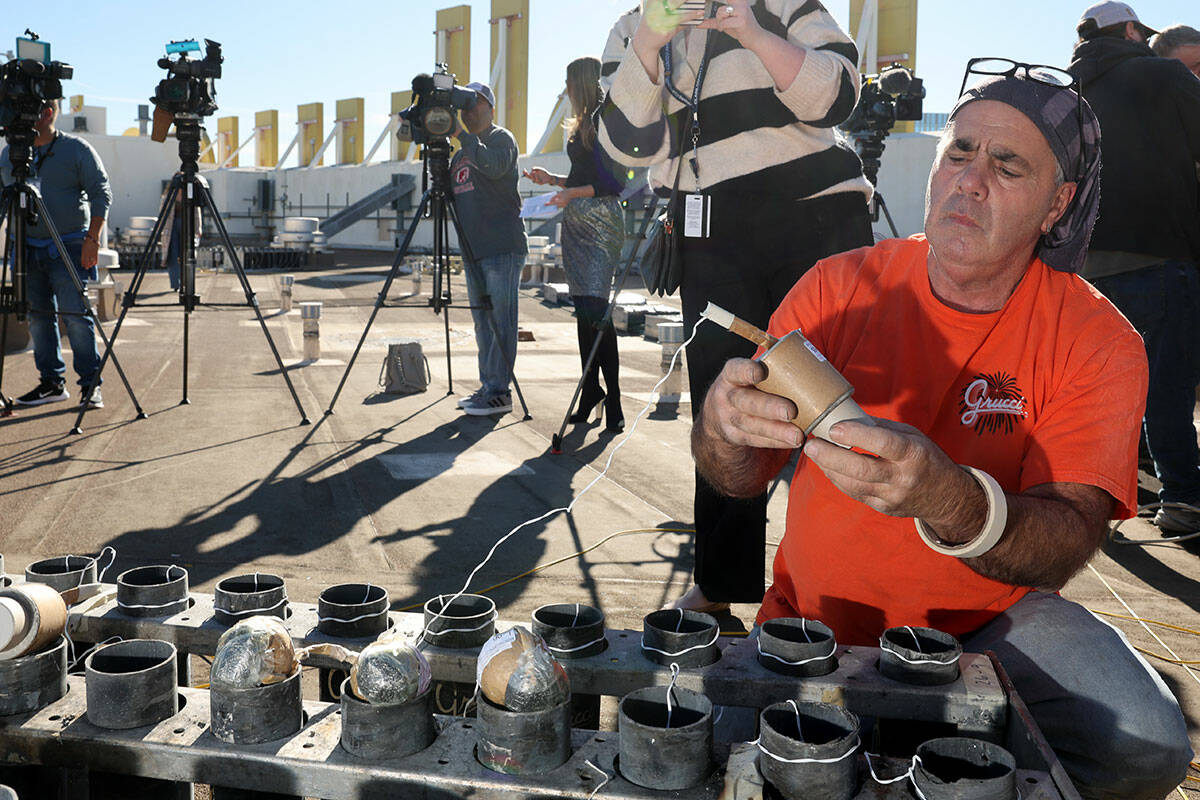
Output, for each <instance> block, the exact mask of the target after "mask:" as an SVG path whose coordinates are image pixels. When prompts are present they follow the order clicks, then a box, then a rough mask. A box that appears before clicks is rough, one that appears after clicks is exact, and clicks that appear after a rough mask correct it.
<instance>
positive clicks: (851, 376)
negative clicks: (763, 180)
mask: <svg viewBox="0 0 1200 800" xmlns="http://www.w3.org/2000/svg"><path fill="white" fill-rule="evenodd" d="M972 73H976V74H984V75H988V76H989V77H987V78H985V79H984V80H983V81H982V82H980V83H979V84H978V85H976V86H975V87H973V88H972V89H970V90H969V91H967V92H966V93H965V94H963V95H962V97H961V99H960V100H959V103H958V105H957V106H956V107H955V110H954V111H953V112H952V113H951V115H950V122H949V123H948V125H947V128H946V131H945V133H944V134H943V136H942V140H941V142H940V144H939V147H938V152H937V158H936V160H935V162H934V166H933V170H932V172H931V173H930V177H929V186H928V191H927V197H926V214H925V235H924V236H915V237H913V238H911V239H906V240H890V241H885V242H882V243H880V244H878V245H876V246H874V247H870V248H863V249H860V250H855V251H851V252H849V253H844V254H842V255H838V256H834V257H832V258H829V259H826V260H825V261H822V262H819V263H818V264H817V265H816V266H815V267H814V268H813V269H812V270H811V271H810V272H808V273H807V274H806V275H805V276H804V277H803V278H801V279H800V280H799V281H798V282H797V283H796V285H795V287H794V288H793V289H792V291H791V292H790V293H789V294H788V296H787V297H786V298H785V299H784V301H783V303H782V304H781V305H780V307H779V308H778V309H777V310H776V312H775V314H774V315H773V317H772V319H771V325H770V330H771V333H773V334H774V335H776V336H782V335H785V334H786V333H788V332H790V331H792V330H795V329H800V330H802V331H803V333H804V335H805V336H806V337H807V338H808V339H809V341H810V342H811V344H812V345H814V346H815V347H816V348H817V349H818V350H820V351H821V352H822V353H823V354H824V356H825V357H826V358H828V360H829V362H830V363H831V364H832V365H833V366H834V367H836V368H837V369H838V370H840V371H841V372H842V373H843V374H844V375H845V376H846V378H847V379H848V380H849V381H850V383H851V384H853V385H854V386H855V389H856V391H855V400H857V401H858V403H859V405H860V406H861V407H862V408H863V409H864V410H865V411H866V413H867V414H870V415H871V416H872V417H874V423H875V424H874V425H873V426H872V425H866V424H862V423H856V422H841V423H838V424H836V425H834V426H833V428H832V429H831V432H830V436H831V439H832V440H833V443H830V442H828V441H823V440H821V439H816V438H812V439H809V440H808V441H807V442H806V441H804V437H803V435H802V434H801V432H800V430H799V429H798V428H797V427H796V426H795V425H793V424H792V423H791V422H790V421H789V420H791V419H792V418H793V417H794V416H795V414H796V408H795V406H794V405H793V404H792V403H791V401H789V400H786V399H784V398H781V397H777V396H774V395H769V394H766V393H764V392H762V391H760V390H758V389H756V388H755V384H756V383H757V382H758V381H760V380H762V379H763V378H764V377H765V374H766V372H765V368H764V367H763V366H762V365H761V364H759V363H757V362H756V361H750V360H746V359H731V360H730V361H729V362H727V363H726V365H725V368H724V370H723V371H722V373H721V375H720V377H719V378H718V379H717V381H716V382H715V383H714V384H713V386H712V388H711V389H710V390H709V392H708V395H707V396H706V398H705V401H704V406H703V409H702V412H701V414H700V418H699V419H698V420H697V422H696V424H695V426H694V427H693V432H692V449H693V453H694V455H695V458H696V462H697V466H698V468H699V470H700V472H701V473H702V474H703V475H705V477H706V478H707V479H708V480H709V481H711V482H712V483H713V485H714V486H716V487H718V488H719V489H721V490H722V491H724V492H725V493H727V494H729V495H731V496H734V497H742V496H752V495H754V494H756V493H757V492H760V491H762V490H763V487H765V486H766V484H767V483H768V482H769V481H770V480H771V479H772V478H773V477H774V475H775V474H776V473H777V472H778V471H779V470H780V469H781V468H782V466H783V465H784V464H785V463H786V462H787V460H788V458H789V456H790V454H791V451H792V450H793V449H795V448H797V447H803V454H802V456H801V458H800V460H799V464H798V466H797V468H796V473H795V476H794V478H793V480H792V484H791V490H790V494H789V498H788V516H787V530H786V533H785V536H784V540H783V542H782V544H781V546H780V548H779V551H778V553H777V555H776V559H775V567H774V572H775V575H774V584H773V585H772V586H771V588H770V589H768V590H767V593H766V596H765V597H764V599H763V604H762V609H761V611H760V612H759V618H758V621H759V622H760V623H761V622H762V621H764V620H766V619H771V618H774V617H784V616H786V617H798V616H803V617H808V618H813V619H820V620H822V621H823V622H825V623H826V624H828V625H830V627H832V628H833V630H834V632H835V634H836V636H837V639H838V641H839V642H841V643H843V644H860V645H862V644H872V643H877V642H878V637H879V635H880V634H881V633H882V632H883V630H884V629H885V628H888V627H893V626H897V625H928V626H931V627H936V628H940V629H942V630H945V631H947V632H949V633H952V634H954V635H956V636H958V637H960V639H961V640H962V642H963V646H964V648H965V649H966V650H968V651H973V652H981V651H983V650H992V651H994V652H996V653H997V655H998V656H999V658H1000V660H1001V661H1002V662H1003V664H1004V666H1005V668H1006V669H1007V670H1008V672H1009V673H1010V675H1011V677H1012V678H1013V681H1014V683H1015V684H1016V687H1017V690H1018V692H1019V693H1020V694H1021V695H1022V696H1023V698H1024V699H1025V701H1026V702H1027V703H1028V704H1029V706H1030V709H1031V711H1032V712H1033V715H1034V717H1035V719H1036V720H1037V721H1038V724H1039V725H1040V727H1041V728H1042V731H1043V732H1044V733H1045V734H1046V737H1047V739H1048V740H1049V742H1050V744H1051V746H1052V747H1053V748H1054V749H1055V751H1056V753H1057V754H1058V756H1059V758H1060V760H1061V761H1062V763H1063V765H1064V767H1065V768H1066V769H1067V772H1068V773H1069V774H1070V775H1071V777H1072V779H1073V780H1074V781H1075V782H1076V783H1077V785H1078V786H1079V788H1080V791H1081V793H1082V794H1083V796H1085V797H1104V798H1109V797H1111V798H1124V799H1125V800H1129V799H1130V798H1161V797H1163V796H1164V795H1165V794H1166V793H1167V792H1168V791H1170V790H1171V789H1172V788H1174V787H1175V786H1176V785H1178V783H1179V781H1180V780H1182V778H1183V775H1184V773H1185V771H1186V769H1187V765H1188V762H1189V761H1190V760H1191V756H1192V750H1191V747H1190V745H1189V742H1188V738H1187V730H1186V726H1185V724H1184V720H1183V716H1182V714H1181V713H1180V710H1179V706H1178V703H1177V702H1176V701H1175V699H1174V697H1172V696H1171V694H1170V692H1169V690H1168V689H1167V688H1166V686H1165V684H1164V683H1163V682H1162V680H1161V678H1159V677H1158V675H1157V674H1156V673H1154V672H1153V670H1151V669H1150V668H1149V667H1148V666H1147V665H1146V664H1145V662H1144V661H1142V660H1141V658H1140V657H1138V656H1137V654H1136V653H1135V652H1134V651H1133V650H1132V649H1130V648H1129V646H1128V644H1127V643H1125V641H1124V640H1123V638H1122V637H1121V636H1120V634H1119V633H1118V632H1116V631H1115V630H1114V629H1113V628H1111V627H1110V626H1108V625H1106V624H1104V623H1102V622H1100V621H1099V620H1097V619H1096V618H1095V617H1093V616H1092V615H1091V614H1089V613H1088V612H1087V611H1086V610H1085V609H1084V608H1083V607H1081V606H1079V605H1076V604H1074V603H1071V602H1068V601H1066V600H1064V599H1062V598H1061V597H1059V596H1058V595H1057V594H1054V592H1055V591H1056V590H1057V589H1059V588H1060V587H1061V586H1062V585H1063V584H1064V583H1066V581H1067V580H1068V579H1069V578H1070V577H1071V576H1072V575H1073V574H1074V573H1075V572H1076V571H1077V570H1079V569H1080V568H1081V567H1083V566H1084V564H1086V563H1087V561H1088V559H1089V558H1091V556H1092V554H1093V553H1094V552H1095V550H1096V548H1097V547H1098V546H1099V544H1100V543H1101V541H1103V539H1104V536H1105V532H1106V523H1107V521H1108V520H1109V519H1112V518H1117V517H1128V516H1131V515H1133V514H1134V513H1135V510H1136V496H1137V495H1136V493H1137V469H1136V465H1137V439H1138V422H1139V420H1140V419H1141V416H1142V406H1143V404H1144V399H1145V390H1146V381H1147V377H1146V375H1147V367H1146V358H1145V351H1144V349H1143V347H1142V344H1141V341H1140V338H1139V337H1138V335H1137V333H1136V332H1135V331H1134V330H1133V328H1132V327H1131V326H1130V325H1129V323H1128V322H1127V321H1126V320H1125V319H1124V318H1123V317H1122V316H1121V315H1120V313H1119V312H1117V311H1116V309H1115V308H1113V306H1112V305H1111V304H1110V303H1109V302H1108V301H1107V300H1105V299H1104V298H1103V297H1102V296H1101V295H1099V294H1098V293H1097V292H1096V291H1095V290H1094V289H1092V288H1091V286H1089V285H1088V284H1087V283H1086V282H1085V281H1083V280H1082V279H1080V278H1079V277H1077V275H1075V272H1077V271H1078V269H1079V267H1080V265H1081V264H1082V261H1083V258H1084V255H1085V253H1086V250H1087V242H1088V239H1089V237H1090V235H1091V229H1092V225H1093V223H1094V222H1095V219H1096V209H1097V207H1098V204H1099V187H1098V185H1097V180H1098V178H1097V176H1098V171H1099V162H1100V152H1099V126H1098V124H1097V123H1096V120H1095V116H1094V115H1093V114H1092V112H1091V109H1090V108H1089V107H1088V106H1087V105H1086V104H1084V103H1083V102H1082V101H1081V100H1080V98H1079V96H1078V95H1077V93H1076V92H1074V91H1072V90H1071V88H1069V85H1070V83H1071V77H1070V75H1068V74H1066V73H1061V74H1060V73H1058V71H1056V70H1046V69H1043V68H1032V67H1029V66H1028V65H1024V64H1016V63H1014V62H1006V63H996V61H995V60H989V62H986V63H976V62H975V61H973V62H972V63H971V65H969V66H968V76H970V75H971V74H972ZM965 86H966V79H965V78H964V87H965ZM837 445H842V446H843V447H838V446H837ZM851 447H853V448H855V449H854V450H851V449H848V448H851ZM864 453H870V454H874V455H866V454H864Z"/></svg>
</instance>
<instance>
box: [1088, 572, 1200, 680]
mask: <svg viewBox="0 0 1200 800" xmlns="http://www.w3.org/2000/svg"><path fill="white" fill-rule="evenodd" d="M1088 569H1090V570H1091V571H1092V574H1094V575H1095V576H1096V577H1097V578H1099V579H1100V582H1101V583H1102V584H1104V588H1105V589H1108V591H1109V594H1111V595H1112V596H1113V597H1115V598H1117V602H1119V603H1120V604H1121V605H1122V606H1124V607H1125V610H1126V611H1128V612H1129V613H1130V615H1131V616H1133V617H1135V618H1136V619H1138V620H1140V619H1141V617H1139V616H1138V615H1137V614H1136V613H1135V612H1134V610H1133V608H1131V607H1130V605H1129V603H1126V602H1125V598H1123V597H1121V595H1119V594H1117V590H1116V589H1114V588H1113V587H1112V584H1110V583H1109V582H1108V581H1107V580H1106V579H1105V577H1104V576H1103V575H1101V574H1100V571H1099V570H1098V569H1096V567H1095V565H1093V564H1088ZM1140 624H1141V626H1142V627H1143V628H1144V629H1145V630H1146V633H1148V634H1150V636H1151V637H1153V638H1154V641H1156V642H1158V643H1159V645H1161V646H1162V649H1164V650H1166V651H1167V652H1168V653H1170V654H1171V658H1174V659H1176V660H1178V661H1180V666H1182V667H1183V669H1184V671H1186V672H1187V674H1188V675H1190V676H1191V677H1192V680H1194V681H1196V683H1200V675H1197V674H1196V671H1195V670H1193V669H1192V668H1191V667H1190V666H1188V665H1187V664H1184V663H1182V659H1180V658H1179V654H1178V653H1176V652H1175V651H1174V650H1172V649H1171V648H1170V647H1169V646H1168V645H1167V643H1166V642H1164V641H1163V640H1162V639H1161V638H1159V636H1158V634H1157V633H1155V632H1154V631H1152V630H1150V626H1149V625H1147V624H1146V623H1145V622H1141V623H1140Z"/></svg>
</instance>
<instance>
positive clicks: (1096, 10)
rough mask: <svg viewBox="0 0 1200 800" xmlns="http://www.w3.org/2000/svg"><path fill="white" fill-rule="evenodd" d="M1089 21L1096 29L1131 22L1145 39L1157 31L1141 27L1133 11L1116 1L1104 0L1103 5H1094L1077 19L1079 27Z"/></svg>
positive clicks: (1145, 26) (1140, 22)
mask: <svg viewBox="0 0 1200 800" xmlns="http://www.w3.org/2000/svg"><path fill="white" fill-rule="evenodd" d="M1089 20H1091V21H1092V22H1094V23H1095V25H1096V27H1097V28H1107V27H1108V26H1109V25H1119V24H1121V23H1122V22H1132V23H1133V24H1134V25H1136V26H1137V28H1138V30H1140V31H1141V32H1142V34H1143V35H1145V36H1146V37H1150V36H1153V35H1154V34H1156V33H1158V31H1156V30H1154V29H1153V28H1151V27H1149V26H1147V25H1143V24H1142V21H1141V20H1140V19H1138V15H1137V14H1136V13H1134V11H1133V9H1132V8H1130V7H1129V6H1128V5H1126V4H1125V3H1119V2H1117V0H1105V2H1103V3H1096V4H1095V5H1094V6H1091V7H1090V8H1088V9H1087V10H1086V11H1084V12H1083V16H1082V17H1080V18H1079V25H1080V26H1082V25H1083V24H1084V23H1085V22H1087V21H1089Z"/></svg>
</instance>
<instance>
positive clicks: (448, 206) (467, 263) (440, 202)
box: [325, 138, 533, 420]
mask: <svg viewBox="0 0 1200 800" xmlns="http://www.w3.org/2000/svg"><path fill="white" fill-rule="evenodd" d="M422 149H423V153H424V157H425V175H426V177H427V178H428V180H429V188H428V189H426V190H425V193H424V194H423V195H422V196H421V202H420V204H419V205H418V206H417V212H416V215H415V216H414V217H413V220H412V223H411V224H410V225H409V226H408V232H407V233H405V235H404V241H403V242H402V243H401V244H400V248H399V249H398V250H397V251H396V256H395V258H393V259H392V267H391V270H390V271H389V272H388V276H387V280H385V281H384V283H383V288H382V289H380V290H379V297H378V298H377V299H376V301H375V308H374V309H372V311H371V316H370V317H369V318H368V319H367V325H366V327H365V328H363V332H362V336H360V337H359V339H358V344H357V345H356V346H355V348H354V354H353V355H352V356H350V361H349V363H347V364H346V371H345V372H343V373H342V380H341V381H340V382H339V383H338V386H337V390H336V391H334V393H333V398H332V399H331V400H330V401H329V408H327V409H326V410H325V414H326V415H329V414H332V413H333V407H334V405H335V404H336V403H337V401H338V397H339V396H340V395H341V393H342V389H343V387H345V385H346V379H347V378H349V377H350V370H351V369H353V368H354V362H355V361H356V360H357V359H358V354H359V351H361V350H362V346H363V342H365V341H366V340H367V333H368V332H369V331H370V330H371V325H373V324H374V323H375V317H376V316H377V315H378V314H379V309H381V308H383V306H384V305H389V306H390V307H393V308H395V307H398V308H406V307H407V308H415V307H416V306H414V305H413V304H411V303H395V304H388V302H387V298H388V292H389V291H390V290H391V288H392V283H393V282H394V281H395V280H396V275H397V274H399V271H400V265H401V264H402V263H403V261H404V257H405V256H406V255H407V254H408V248H409V246H410V245H411V244H412V240H413V236H414V235H415V234H416V232H417V225H419V224H420V222H421V219H422V217H424V216H425V214H426V212H428V213H429V215H430V216H431V217H432V218H433V290H432V292H431V297H430V298H429V306H430V307H431V308H433V313H435V314H439V313H440V314H442V322H443V326H444V329H445V334H446V394H447V396H448V395H452V394H454V373H453V372H452V371H451V368H450V316H449V313H443V312H445V310H446V309H450V308H469V309H478V308H482V309H483V311H484V316H486V317H487V321H488V325H489V326H491V329H492V334H493V335H494V336H495V337H496V339H497V341H500V338H501V337H500V329H499V327H498V326H497V325H496V317H495V315H494V314H493V313H492V301H491V296H490V295H487V294H485V295H484V296H483V302H482V305H479V306H474V305H469V304H468V305H457V304H455V303H454V302H453V298H452V296H451V292H450V253H449V242H450V223H451V222H453V223H454V231H455V233H457V234H458V246H459V249H460V250H461V251H462V259H463V270H464V271H469V270H477V269H479V265H478V262H476V261H475V255H474V253H472V252H471V245H470V243H469V242H468V241H467V235H466V232H465V231H464V230H463V227H462V222H460V221H459V219H458V213H457V212H456V211H455V210H454V195H453V193H452V192H451V191H450V140H449V139H446V138H434V139H430V140H429V141H428V142H427V143H426V144H425V145H424V147H423V148H422ZM502 350H503V348H502ZM504 360H505V362H506V363H507V366H508V374H509V377H511V378H512V385H513V389H515V390H516V392H517V398H518V399H519V400H520V401H521V410H522V411H524V413H525V417H524V418H525V419H527V420H528V419H533V417H532V416H531V415H530V413H529V406H528V405H526V403H525V395H523V394H522V393H521V385H520V384H519V383H517V376H516V375H515V374H514V373H513V362H512V359H510V358H509V357H508V353H507V352H504Z"/></svg>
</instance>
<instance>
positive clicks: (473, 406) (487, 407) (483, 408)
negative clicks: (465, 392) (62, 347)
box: [462, 392, 512, 417]
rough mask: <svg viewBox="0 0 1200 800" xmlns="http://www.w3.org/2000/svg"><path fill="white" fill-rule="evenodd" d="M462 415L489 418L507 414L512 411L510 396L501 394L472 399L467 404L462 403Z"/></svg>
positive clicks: (505, 393)
mask: <svg viewBox="0 0 1200 800" xmlns="http://www.w3.org/2000/svg"><path fill="white" fill-rule="evenodd" d="M462 410H463V413H464V414H470V415H471V416H474V417H491V416H495V415H498V414H507V413H508V412H510V411H512V394H511V393H510V392H504V393H503V394H493V395H487V396H483V395H481V396H480V397H478V398H472V399H470V401H469V402H465V403H463V407H462Z"/></svg>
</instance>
